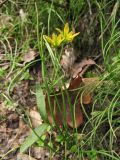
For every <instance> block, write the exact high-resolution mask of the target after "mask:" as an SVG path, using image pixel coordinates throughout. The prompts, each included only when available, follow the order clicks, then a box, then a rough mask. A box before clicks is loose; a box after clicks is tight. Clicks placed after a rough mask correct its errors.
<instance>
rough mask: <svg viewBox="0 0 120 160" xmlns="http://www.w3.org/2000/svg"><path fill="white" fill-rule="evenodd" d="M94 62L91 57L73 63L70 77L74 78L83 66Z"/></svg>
mask: <svg viewBox="0 0 120 160" xmlns="http://www.w3.org/2000/svg"><path fill="white" fill-rule="evenodd" d="M94 64H96V63H95V61H94V60H92V59H83V60H82V61H81V62H79V63H74V64H73V66H72V70H71V77H72V78H75V77H76V76H77V75H78V74H79V73H80V72H82V70H83V68H84V67H85V66H88V65H94Z"/></svg>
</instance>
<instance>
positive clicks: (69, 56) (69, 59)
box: [60, 46, 76, 77]
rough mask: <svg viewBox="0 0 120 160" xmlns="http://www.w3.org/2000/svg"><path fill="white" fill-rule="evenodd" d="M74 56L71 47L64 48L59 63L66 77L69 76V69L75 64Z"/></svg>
mask: <svg viewBox="0 0 120 160" xmlns="http://www.w3.org/2000/svg"><path fill="white" fill-rule="evenodd" d="M75 59H76V56H75V53H74V49H73V48H72V47H68V46H66V48H65V51H64V54H63V55H62V59H61V61H60V64H61V67H62V70H63V72H64V75H65V76H66V77H69V76H70V72H71V68H72V66H73V64H74V62H75Z"/></svg>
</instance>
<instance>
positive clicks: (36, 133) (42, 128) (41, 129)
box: [20, 123, 49, 153]
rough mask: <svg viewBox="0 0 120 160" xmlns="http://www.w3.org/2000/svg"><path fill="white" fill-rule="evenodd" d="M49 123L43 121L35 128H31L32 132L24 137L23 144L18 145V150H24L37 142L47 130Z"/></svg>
mask: <svg viewBox="0 0 120 160" xmlns="http://www.w3.org/2000/svg"><path fill="white" fill-rule="evenodd" d="M48 127H49V125H48V124H47V123H43V124H41V125H39V126H38V127H37V128H35V129H34V130H32V134H31V135H30V136H28V137H27V138H26V140H25V141H24V142H23V144H22V145H21V147H20V152H21V153H23V152H25V151H26V150H27V149H28V148H29V147H31V145H33V144H34V143H35V142H37V141H38V140H39V139H40V137H41V136H42V135H43V134H44V133H45V132H46V131H47V129H48Z"/></svg>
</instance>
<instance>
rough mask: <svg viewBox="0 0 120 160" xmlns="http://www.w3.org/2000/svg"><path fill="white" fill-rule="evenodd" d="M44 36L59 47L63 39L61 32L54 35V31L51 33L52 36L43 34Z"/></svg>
mask: <svg viewBox="0 0 120 160" xmlns="http://www.w3.org/2000/svg"><path fill="white" fill-rule="evenodd" d="M45 38H46V40H47V41H48V42H49V43H50V44H51V45H52V46H54V47H59V46H60V44H61V43H62V41H63V40H64V39H63V38H62V35H61V34H59V35H56V34H55V33H53V34H52V37H49V36H46V35H45Z"/></svg>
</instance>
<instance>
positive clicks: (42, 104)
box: [36, 84, 48, 122]
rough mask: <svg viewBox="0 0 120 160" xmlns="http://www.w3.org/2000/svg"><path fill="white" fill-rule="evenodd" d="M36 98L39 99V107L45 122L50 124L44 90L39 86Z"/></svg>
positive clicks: (37, 86)
mask: <svg viewBox="0 0 120 160" xmlns="http://www.w3.org/2000/svg"><path fill="white" fill-rule="evenodd" d="M36 98H37V107H38V110H39V113H40V115H41V118H42V119H43V120H44V122H48V118H47V112H46V106H45V95H44V94H43V90H42V88H41V86H40V85H39V84H37V85H36Z"/></svg>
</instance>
